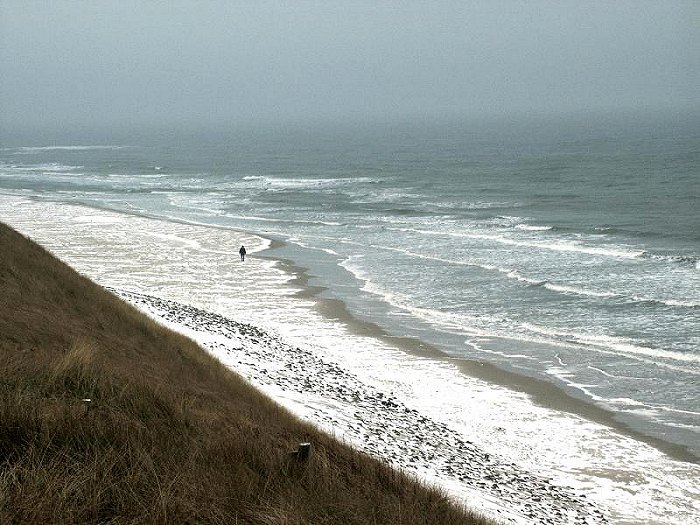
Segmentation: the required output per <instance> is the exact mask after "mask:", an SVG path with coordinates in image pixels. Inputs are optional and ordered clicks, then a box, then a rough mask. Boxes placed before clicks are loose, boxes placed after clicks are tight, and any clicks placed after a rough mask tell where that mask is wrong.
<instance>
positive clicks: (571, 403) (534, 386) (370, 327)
mask: <svg viewBox="0 0 700 525" xmlns="http://www.w3.org/2000/svg"><path fill="white" fill-rule="evenodd" d="M246 233H249V234H253V235H258V236H260V237H263V238H265V239H267V240H268V241H270V244H269V246H268V247H267V248H265V249H264V250H262V251H260V252H257V253H256V254H255V257H258V258H261V259H266V260H269V261H274V262H276V263H277V265H278V267H279V268H280V269H281V270H282V271H284V272H287V273H289V274H291V275H293V276H294V277H293V279H291V280H290V281H289V282H288V283H287V284H288V286H293V287H298V288H300V290H299V291H298V292H297V293H296V294H295V297H300V298H305V299H311V300H313V301H314V303H315V307H316V310H317V311H318V312H319V313H320V314H321V315H322V316H323V317H324V318H326V319H330V320H337V321H339V322H341V323H343V324H345V325H346V326H347V327H348V329H349V330H350V331H351V332H352V333H354V334H356V335H362V336H369V337H373V338H376V339H378V340H380V341H382V342H384V343H387V344H389V345H391V346H394V347H395V348H397V349H399V350H401V351H404V352H406V353H408V354H411V355H415V356H418V357H424V358H425V357H428V358H431V359H437V360H441V361H447V362H450V363H453V364H455V365H456V366H457V368H458V369H459V370H460V372H461V373H464V374H466V375H469V376H471V377H475V378H477V379H481V380H484V381H486V382H487V383H490V384H495V385H499V386H503V387H506V388H508V389H510V390H512V391H515V392H520V393H524V394H526V395H528V396H529V398H530V399H531V400H532V401H533V403H535V404H537V405H539V406H541V407H543V408H547V409H551V410H557V411H560V412H566V413H569V414H572V415H575V416H580V417H582V418H584V419H587V420H589V421H592V422H594V423H599V424H601V425H604V426H606V427H608V428H611V429H612V430H614V431H615V432H618V433H620V434H622V435H624V436H627V437H630V438H632V439H635V440H637V441H640V442H642V443H645V444H647V445H650V446H652V447H654V448H656V449H657V450H659V451H660V452H662V453H664V454H666V455H667V456H668V457H669V458H671V459H674V460H677V461H683V462H686V463H691V464H695V465H700V455H697V454H695V453H693V452H692V451H691V450H690V449H689V448H688V447H687V446H686V445H682V444H679V443H673V442H670V441H667V440H664V439H662V438H659V437H656V436H652V435H649V434H646V433H644V432H642V431H640V430H636V429H634V428H632V427H631V426H630V425H629V424H627V423H625V422H624V421H619V420H618V419H616V414H615V412H613V411H610V410H607V409H605V408H603V407H601V406H599V405H597V404H595V403H594V402H591V401H587V400H585V399H581V398H579V397H575V396H573V395H572V394H570V393H569V392H567V391H566V390H564V389H563V388H560V387H559V386H557V385H556V384H554V383H552V382H550V381H547V380H545V379H539V378H535V377H531V376H528V375H525V374H518V373H516V372H514V371H511V370H506V369H503V368H500V367H498V366H496V365H494V364H492V363H488V362H484V361H478V360H474V359H466V358H455V357H452V356H449V355H447V354H446V353H444V352H443V351H441V350H440V349H439V348H437V347H436V346H435V345H432V344H430V343H426V342H423V341H421V340H419V339H417V338H414V337H402V336H396V335H392V334H390V333H388V332H387V331H386V330H385V329H384V328H382V327H381V326H379V325H378V324H377V323H374V322H371V321H365V320H361V319H358V318H357V317H355V316H354V315H353V314H352V313H351V312H350V311H349V310H348V308H347V306H346V305H345V303H344V302H343V301H341V300H339V299H328V298H323V297H319V295H320V293H321V292H323V291H324V290H325V289H326V288H325V287H323V286H319V285H312V284H310V283H309V281H310V279H311V276H310V275H309V273H308V271H309V269H308V268H304V267H302V266H299V265H297V264H296V263H295V262H294V261H293V260H291V259H285V258H279V257H275V256H274V255H269V252H271V251H274V250H275V249H280V248H283V247H284V246H286V244H287V243H286V241H283V240H281V239H278V238H275V237H272V236H266V235H264V234H260V233H255V232H246Z"/></svg>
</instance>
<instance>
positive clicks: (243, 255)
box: [238, 246, 246, 261]
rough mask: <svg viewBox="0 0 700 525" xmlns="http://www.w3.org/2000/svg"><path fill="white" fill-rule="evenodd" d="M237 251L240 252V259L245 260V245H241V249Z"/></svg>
mask: <svg viewBox="0 0 700 525" xmlns="http://www.w3.org/2000/svg"><path fill="white" fill-rule="evenodd" d="M238 253H240V254H241V261H245V254H246V251H245V246H241V249H240V250H238Z"/></svg>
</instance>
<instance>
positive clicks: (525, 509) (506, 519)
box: [108, 288, 612, 525]
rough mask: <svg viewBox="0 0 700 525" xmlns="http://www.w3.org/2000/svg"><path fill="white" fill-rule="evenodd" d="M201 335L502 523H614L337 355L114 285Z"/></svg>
mask: <svg viewBox="0 0 700 525" xmlns="http://www.w3.org/2000/svg"><path fill="white" fill-rule="evenodd" d="M108 289H109V291H111V292H112V293H114V294H116V295H117V296H118V297H120V298H121V299H123V300H125V301H127V302H129V303H130V304H132V305H134V306H135V307H137V308H138V309H139V310H140V311H142V312H144V313H146V314H147V315H148V316H149V317H151V318H152V319H154V320H156V321H157V322H159V323H161V324H163V325H164V326H166V327H167V328H169V329H172V330H175V331H177V332H179V333H181V334H183V335H185V336H187V337H190V338H192V339H194V340H195V341H196V342H197V343H198V344H200V345H201V346H202V347H203V348H204V349H206V351H208V352H210V353H211V354H212V355H214V356H215V357H216V358H217V359H219V360H220V361H221V362H222V363H223V364H224V365H226V366H227V367H229V368H231V369H232V370H233V371H234V372H236V373H237V374H240V375H241V376H242V377H244V378H245V379H246V380H247V381H249V382H250V383H251V384H252V385H253V386H254V387H255V388H257V389H259V390H260V391H262V392H263V393H264V394H266V395H268V396H270V397H271V398H272V399H274V400H275V402H277V403H280V404H281V405H282V406H284V407H285V408H287V409H288V410H290V411H291V412H292V413H294V414H295V415H297V417H301V418H302V419H305V420H307V421H309V422H311V423H312V424H314V425H315V426H317V427H318V428H320V429H321V430H323V431H324V432H326V433H328V434H330V435H331V436H333V437H335V438H336V439H340V440H341V441H345V442H347V443H349V444H351V445H352V446H353V447H355V448H357V449H358V450H361V451H362V452H364V453H367V454H369V455H371V456H374V457H376V458H378V459H380V460H381V461H384V462H386V463H388V464H390V465H391V466H392V467H393V468H398V469H400V470H403V471H405V472H408V473H410V474H412V475H414V476H417V477H418V478H419V479H420V480H421V481H422V482H423V483H427V484H429V485H435V486H439V487H441V488H442V489H443V490H445V491H446V492H447V493H448V494H450V497H452V498H454V499H455V501H457V502H458V503H461V504H464V505H466V506H467V507H469V508H474V509H476V510H477V511H479V512H483V513H485V514H486V515H487V516H488V517H490V518H493V519H496V520H499V523H504V524H505V523H510V524H513V525H526V524H528V525H529V524H537V525H556V524H558V523H562V522H567V523H574V522H576V523H586V524H589V525H597V524H601V525H604V524H609V523H612V521H610V519H609V518H610V517H609V516H607V515H606V513H605V512H604V510H605V509H602V510H601V508H599V506H598V504H597V503H596V502H595V501H593V500H592V499H590V498H589V497H587V496H586V495H585V494H584V493H583V492H582V491H581V490H577V489H574V488H572V487H569V486H567V485H565V484H561V483H559V482H557V481H554V480H552V478H550V477H547V476H543V475H541V474H537V473H533V472H530V471H528V470H526V469H523V468H522V467H520V466H518V465H516V464H515V463H512V462H510V461H509V460H508V459H506V458H501V457H499V456H498V455H495V454H491V453H489V452H486V451H485V450H483V449H482V448H481V447H480V446H479V445H476V444H474V443H473V442H471V441H469V440H467V439H466V438H464V437H462V436H461V435H460V434H459V433H458V432H456V431H455V430H453V429H451V428H450V427H449V426H448V425H445V424H444V423H441V422H439V421H437V420H435V419H433V418H431V417H430V416H426V415H425V414H423V413H422V412H421V411H420V410H416V409H415V408H413V407H411V406H410V405H407V404H405V403H404V402H403V401H401V400H400V399H398V398H397V397H395V396H394V395H393V393H389V392H386V391H384V390H382V389H379V388H377V387H375V386H372V385H370V384H368V383H365V382H363V381H362V379H360V378H359V377H357V376H356V375H354V374H353V373H352V372H350V371H348V370H345V369H343V368H342V367H340V366H338V365H337V364H335V363H334V362H333V361H332V360H329V359H327V358H326V357H324V356H318V355H316V354H315V353H314V352H313V351H311V350H309V349H304V348H301V347H298V346H296V345H293V344H290V343H288V342H286V341H285V340H284V338H282V337H280V336H279V335H277V334H275V333H274V332H269V331H267V330H266V329H261V328H258V327H255V326H253V325H250V324H246V323H242V322H240V321H236V320H234V319H231V318H228V317H225V316H222V315H219V314H215V313H211V312H207V311H205V310H201V309H199V308H196V307H193V306H189V305H186V304H182V303H178V302H175V301H170V300H168V299H162V298H159V297H155V296H151V295H148V294H143V293H139V292H130V291H127V290H121V289H114V288H108Z"/></svg>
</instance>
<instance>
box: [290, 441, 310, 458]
mask: <svg viewBox="0 0 700 525" xmlns="http://www.w3.org/2000/svg"><path fill="white" fill-rule="evenodd" d="M289 455H290V456H292V457H293V458H296V459H297V461H308V460H309V458H310V457H311V443H299V448H298V449H297V450H295V451H294V452H290V453H289Z"/></svg>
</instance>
